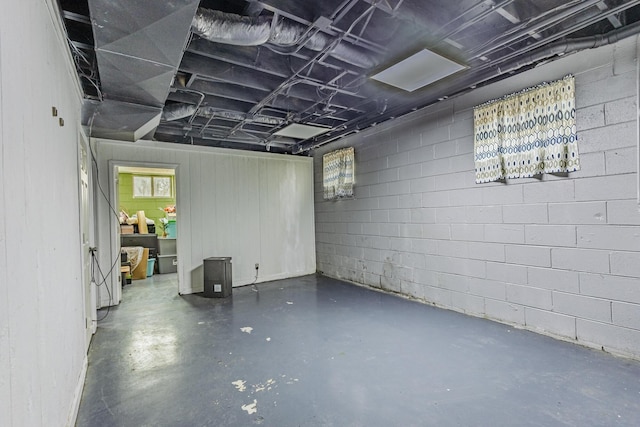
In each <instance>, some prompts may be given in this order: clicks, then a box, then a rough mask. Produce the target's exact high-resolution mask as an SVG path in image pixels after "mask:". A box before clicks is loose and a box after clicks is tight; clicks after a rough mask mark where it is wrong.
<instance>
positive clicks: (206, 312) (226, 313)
mask: <svg viewBox="0 0 640 427" xmlns="http://www.w3.org/2000/svg"><path fill="white" fill-rule="evenodd" d="M258 288H259V292H255V291H254V290H252V288H251V287H243V288H236V289H234V290H233V297H232V298H230V299H226V300H222V299H206V298H202V297H200V296H198V295H187V296H182V297H180V296H178V295H177V283H176V276H175V274H170V275H155V276H153V277H152V278H150V279H147V280H145V281H136V282H134V284H133V285H131V286H127V287H125V289H124V293H123V302H122V304H121V305H120V306H119V307H117V308H112V309H111V312H110V314H109V316H108V317H107V318H106V319H105V320H104V321H102V322H100V323H99V326H98V332H97V333H96V335H95V336H94V338H93V342H92V344H91V348H90V351H89V371H88V373H87V379H86V383H85V388H84V393H83V396H82V402H81V405H80V412H79V415H78V421H77V425H78V426H250V425H265V426H278V427H283V426H341V427H342V426H457V425H459V426H514V425H518V426H528V425H530V426H557V425H568V426H613V425H625V426H638V425H640V363H639V362H634V361H630V360H625V359H620V358H616V357H612V356H610V355H607V354H605V353H602V352H599V351H594V350H589V349H586V348H582V347H579V346H576V345H573V344H570V343H565V342H560V341H556V340H554V339H551V338H548V337H544V336H541V335H537V334H534V333H531V332H527V331H521V330H516V329H513V328H511V327H509V326H506V325H502V324H499V323H494V322H490V321H486V320H482V319H477V318H472V317H467V316H465V315H462V314H458V313H454V312H450V311H445V310H440V309H436V308H433V307H430V306H427V305H424V304H420V303H417V302H413V301H408V300H405V299H402V298H398V297H395V296H391V295H387V294H383V293H379V292H375V291H371V290H368V289H365V288H361V287H358V286H354V285H350V284H347V283H343V282H340V281H337V280H333V279H329V278H324V277H316V276H306V277H301V278H296V279H288V280H281V281H277V282H271V283H265V284H260V285H258ZM100 314H101V315H102V314H104V311H101V313H100ZM244 328H253V329H252V330H249V329H244Z"/></svg>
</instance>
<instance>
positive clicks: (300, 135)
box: [274, 123, 331, 139]
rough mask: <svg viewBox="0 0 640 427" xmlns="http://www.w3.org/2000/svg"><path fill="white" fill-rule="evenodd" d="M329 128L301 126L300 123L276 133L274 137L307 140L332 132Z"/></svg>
mask: <svg viewBox="0 0 640 427" xmlns="http://www.w3.org/2000/svg"><path fill="white" fill-rule="evenodd" d="M330 130H331V129H329V128H323V127H319V126H309V125H301V124H299V123H292V124H290V125H289V126H287V127H284V128H282V129H280V130H279V131H278V132H275V133H274V135H278V136H286V137H289V138H295V139H307V138H313V137H314V136H317V135H322V134H323V133H325V132H328V131H330Z"/></svg>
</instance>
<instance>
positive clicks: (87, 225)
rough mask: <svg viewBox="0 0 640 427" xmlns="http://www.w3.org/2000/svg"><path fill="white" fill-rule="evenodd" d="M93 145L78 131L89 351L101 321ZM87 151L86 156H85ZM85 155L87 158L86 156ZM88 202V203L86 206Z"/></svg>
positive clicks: (82, 251)
mask: <svg viewBox="0 0 640 427" xmlns="http://www.w3.org/2000/svg"><path fill="white" fill-rule="evenodd" d="M90 150H91V147H89V138H88V137H87V136H86V134H85V133H84V132H83V131H82V130H81V128H80V130H79V131H78V141H77V154H78V160H77V165H78V214H79V221H78V237H79V240H80V262H81V268H80V270H81V271H80V277H81V283H82V299H83V302H84V304H83V310H82V315H83V318H84V323H85V351H88V349H89V344H91V338H92V337H93V334H95V333H96V329H97V325H98V311H97V293H96V286H95V282H94V281H93V278H92V277H91V264H92V262H93V257H92V253H91V248H92V247H93V246H95V244H94V242H95V235H96V230H95V227H96V221H95V215H94V213H95V204H94V203H95V200H94V194H95V192H94V191H93V183H94V177H93V168H92V167H91V166H92V165H91V162H92V155H91V151H90ZM83 152H84V156H83ZM83 157H84V158H83ZM83 161H84V162H86V164H84V167H85V169H86V171H85V173H86V175H87V177H86V179H87V183H86V186H87V187H86V192H87V194H86V200H84V198H83V182H82V174H83V171H82V167H83ZM83 203H86V206H83Z"/></svg>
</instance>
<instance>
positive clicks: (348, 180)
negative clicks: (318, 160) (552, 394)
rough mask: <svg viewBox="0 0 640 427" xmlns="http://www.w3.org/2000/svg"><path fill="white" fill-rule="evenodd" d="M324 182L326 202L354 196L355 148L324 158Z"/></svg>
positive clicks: (336, 152)
mask: <svg viewBox="0 0 640 427" xmlns="http://www.w3.org/2000/svg"><path fill="white" fill-rule="evenodd" d="M322 180H323V187H324V198H325V200H329V199H337V198H342V197H352V196H353V184H354V152H353V147H350V148H344V149H342V150H336V151H332V152H331V153H327V154H325V155H324V156H322Z"/></svg>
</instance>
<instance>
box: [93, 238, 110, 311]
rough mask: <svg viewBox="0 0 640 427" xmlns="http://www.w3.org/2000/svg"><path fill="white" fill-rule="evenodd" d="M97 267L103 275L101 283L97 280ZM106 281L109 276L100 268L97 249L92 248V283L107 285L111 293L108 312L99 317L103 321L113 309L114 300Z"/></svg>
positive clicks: (108, 292)
mask: <svg viewBox="0 0 640 427" xmlns="http://www.w3.org/2000/svg"><path fill="white" fill-rule="evenodd" d="M96 267H97V268H98V272H99V273H100V276H101V277H102V281H101V282H100V283H98V280H97V279H98V278H97V277H96ZM106 282H107V278H106V277H105V276H104V274H103V273H102V269H101V268H100V263H99V262H98V259H97V258H96V251H95V249H91V283H93V284H95V285H96V287H97V288H99V287H100V286H102V285H105V289H106V290H107V294H108V295H109V305H108V306H107V312H106V313H105V315H104V316H102V317H101V318H100V319H97V320H98V322H101V321H103V320H104V319H106V318H107V316H108V315H109V312H110V311H111V304H112V302H113V298H112V296H111V291H110V290H109V286H108V285H106Z"/></svg>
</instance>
